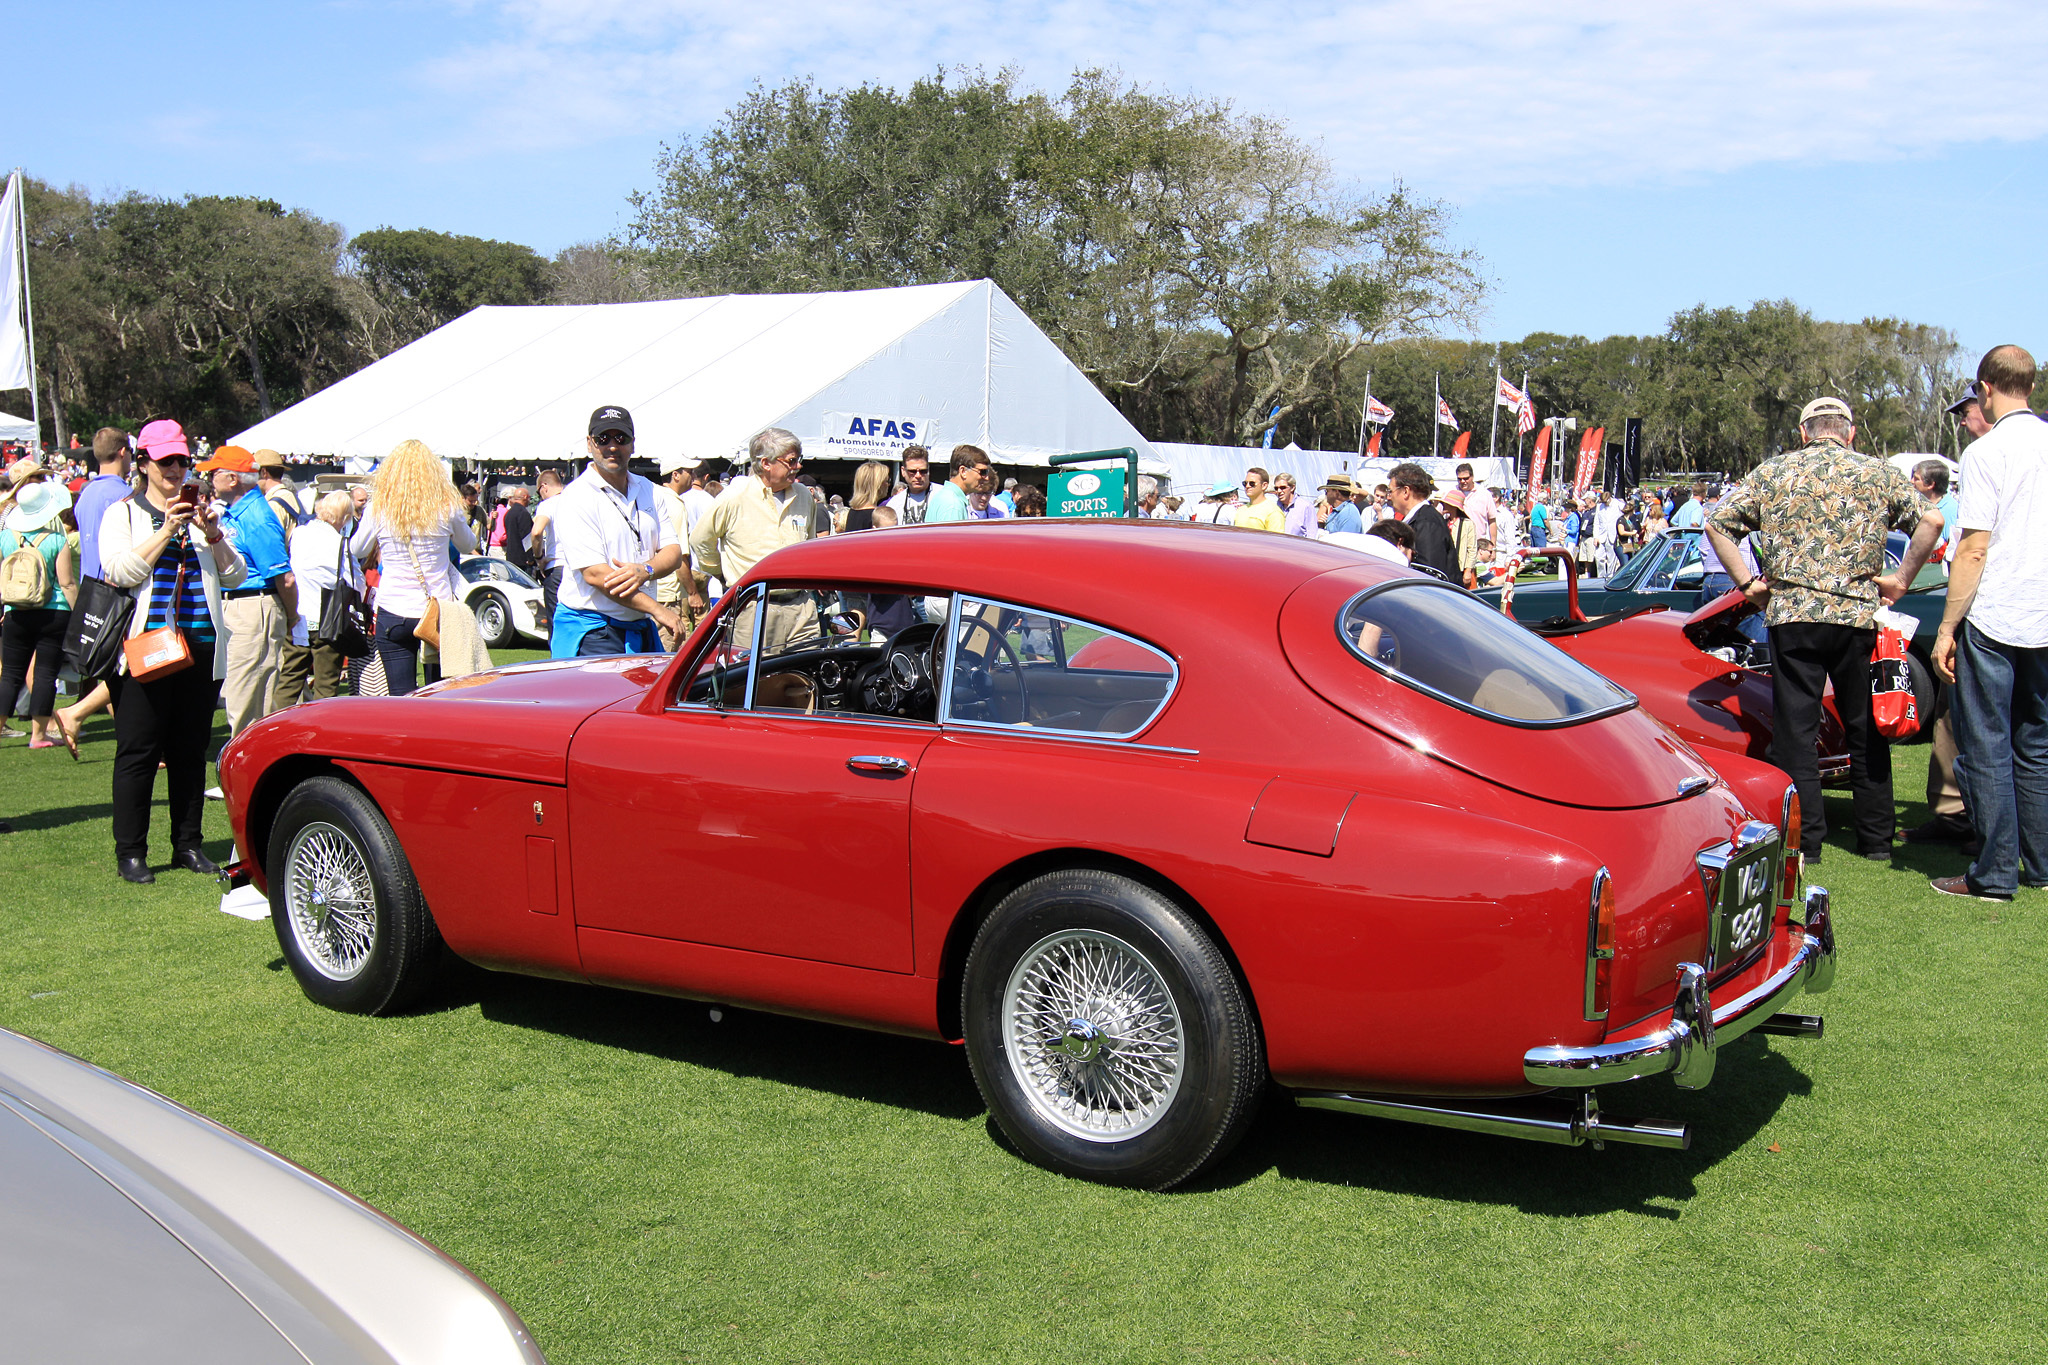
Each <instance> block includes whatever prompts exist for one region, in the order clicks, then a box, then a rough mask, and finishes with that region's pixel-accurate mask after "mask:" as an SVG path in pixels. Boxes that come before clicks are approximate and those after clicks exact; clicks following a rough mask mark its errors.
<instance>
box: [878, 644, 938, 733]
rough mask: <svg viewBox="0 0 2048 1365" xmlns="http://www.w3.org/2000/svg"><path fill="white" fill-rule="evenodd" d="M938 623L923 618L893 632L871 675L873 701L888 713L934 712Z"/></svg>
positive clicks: (928, 716) (929, 713) (929, 715)
mask: <svg viewBox="0 0 2048 1365" xmlns="http://www.w3.org/2000/svg"><path fill="white" fill-rule="evenodd" d="M939 643H940V627H939V625H938V623H937V622H932V621H923V622H919V623H918V624H917V625H914V626H905V627H904V628H903V629H902V630H899V631H897V632H896V634H895V636H894V638H892V639H891V640H890V641H889V647H888V648H887V649H886V650H884V651H883V653H882V658H881V661H880V663H879V664H878V666H877V672H876V674H875V678H874V689H875V702H876V705H877V706H879V707H880V708H881V709H882V710H883V711H885V712H888V713H889V714H891V715H902V716H915V715H919V714H920V713H922V714H923V715H925V716H926V717H927V718H935V717H936V716H937V715H938V676H939V667H938V648H939Z"/></svg>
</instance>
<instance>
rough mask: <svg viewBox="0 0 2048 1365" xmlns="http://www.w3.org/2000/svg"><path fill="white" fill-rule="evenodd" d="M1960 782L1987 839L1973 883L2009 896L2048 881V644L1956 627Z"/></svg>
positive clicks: (1952, 703)
mask: <svg viewBox="0 0 2048 1365" xmlns="http://www.w3.org/2000/svg"><path fill="white" fill-rule="evenodd" d="M1949 712H1950V715H1951V717H1952V719H1953V722H1954V725H1955V731H1956V785H1958V786H1959V787H1961V788H1962V789H1963V803H1964V805H1966V806H1968V807H1969V811H1970V823H1971V824H1973V825H1975V826H1976V827H1977V836H1978V837H1979V838H1980V839H1982V840H1983V841H1984V846H1983V849H1982V851H1981V852H1979V853H1978V854H1977V861H1975V862H1973V863H1971V864H1970V872H1969V885H1970V889H1971V890H1973V891H1977V892H1982V893H1988V894H1990V895H1994V896H2009V895H2011V894H2012V893H2013V889H2014V888H2015V887H2016V886H2017V885H2018V884H2019V882H2020V881H2021V880H2022V879H2024V880H2025V881H2026V883H2027V885H2029V886H2043V885H2048V649H2020V648H2018V647H2017V646H2014V645H2005V644H2000V643H1999V642H1998V641H1996V640H1994V639H1992V638H1991V637H1990V636H1988V635H1986V634H1984V633H1983V632H1982V631H1980V630H1978V629H1977V628H1976V627H1975V626H1973V625H1971V624H1970V623H1969V622H1968V621H1967V620H1965V621H1964V622H1963V625H1962V629H1960V630H1958V631H1957V632H1956V686H1955V691H1954V692H1953V693H1951V694H1950V697H1949Z"/></svg>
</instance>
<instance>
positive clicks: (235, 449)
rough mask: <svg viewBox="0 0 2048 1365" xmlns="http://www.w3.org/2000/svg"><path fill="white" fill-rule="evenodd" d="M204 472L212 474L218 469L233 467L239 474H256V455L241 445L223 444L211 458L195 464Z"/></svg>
mask: <svg viewBox="0 0 2048 1365" xmlns="http://www.w3.org/2000/svg"><path fill="white" fill-rule="evenodd" d="M193 468H194V469H197V470H198V471H199V472H200V473H202V474H211V473H212V472H213V471H214V470H216V469H232V470H234V471H235V472H236V473H237V474H254V473H255V472H256V457H255V456H254V455H251V454H250V453H249V452H248V451H246V450H244V449H242V448H241V447H240V446H222V447H221V448H220V449H219V450H216V451H214V452H213V458H212V459H210V460H201V461H200V462H199V463H198V464H196V465H194V466H193Z"/></svg>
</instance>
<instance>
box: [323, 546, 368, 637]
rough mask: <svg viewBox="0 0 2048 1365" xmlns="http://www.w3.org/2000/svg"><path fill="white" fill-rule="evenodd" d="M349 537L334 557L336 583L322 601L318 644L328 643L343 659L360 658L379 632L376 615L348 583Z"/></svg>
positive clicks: (351, 584) (354, 587) (352, 585)
mask: <svg viewBox="0 0 2048 1365" xmlns="http://www.w3.org/2000/svg"><path fill="white" fill-rule="evenodd" d="M347 566H348V537H347V536H343V537H342V538H341V553H340V554H339V555H337V556H336V557H335V560H334V586H333V587H331V588H329V589H328V590H327V595H326V596H325V597H324V598H322V599H321V602H320V630H319V639H318V640H317V641H315V643H317V644H323V645H326V646H327V647H328V648H330V649H332V650H333V651H334V652H335V653H337V654H339V655H341V657H342V658H344V659H360V658H362V657H363V656H364V655H366V654H368V653H369V652H370V641H371V639H372V638H373V637H374V636H375V635H376V633H377V618H376V616H375V615H374V614H373V613H372V611H371V609H370V607H369V606H368V605H367V604H366V603H365V602H364V601H363V595H362V594H361V593H360V592H358V591H356V585H355V584H353V583H351V582H349V579H348V574H347V573H346V572H345V570H346V568H347Z"/></svg>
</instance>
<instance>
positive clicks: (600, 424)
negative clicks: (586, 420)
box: [590, 403, 633, 436]
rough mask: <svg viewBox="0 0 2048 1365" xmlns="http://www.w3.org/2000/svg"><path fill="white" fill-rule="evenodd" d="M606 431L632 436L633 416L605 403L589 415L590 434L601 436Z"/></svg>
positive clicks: (614, 405)
mask: <svg viewBox="0 0 2048 1365" xmlns="http://www.w3.org/2000/svg"><path fill="white" fill-rule="evenodd" d="M607 431H623V432H625V433H626V434H627V435H628V436H631V435H632V434H633V414H632V413H630V412H627V411H626V410H625V409H624V408H622V407H619V406H617V405H616V404H612V403H607V404H605V405H604V406H603V407H601V408H599V409H598V410H597V411H596V412H593V413H591V414H590V434H591V435H592V436H602V435H604V434H605V433H606V432H607Z"/></svg>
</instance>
